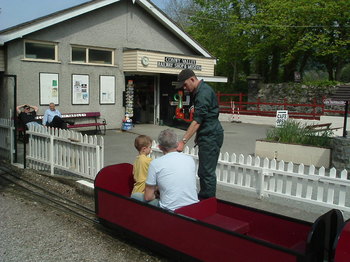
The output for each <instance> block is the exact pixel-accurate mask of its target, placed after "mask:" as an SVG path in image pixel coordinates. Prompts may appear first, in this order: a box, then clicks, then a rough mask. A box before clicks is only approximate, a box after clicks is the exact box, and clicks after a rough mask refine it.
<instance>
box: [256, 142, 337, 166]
mask: <svg viewBox="0 0 350 262" xmlns="http://www.w3.org/2000/svg"><path fill="white" fill-rule="evenodd" d="M255 156H259V157H264V158H265V157H267V158H270V159H273V158H276V159H277V160H279V161H281V160H283V161H285V162H293V163H295V164H304V165H308V166H310V165H314V166H316V167H322V166H323V167H325V168H329V166H330V160H331V149H329V148H322V147H313V146H303V145H294V144H283V143H277V142H270V141H265V140H257V141H256V143H255Z"/></svg>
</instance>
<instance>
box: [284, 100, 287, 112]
mask: <svg viewBox="0 0 350 262" xmlns="http://www.w3.org/2000/svg"><path fill="white" fill-rule="evenodd" d="M283 110H287V99H286V98H283Z"/></svg>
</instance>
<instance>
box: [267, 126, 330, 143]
mask: <svg viewBox="0 0 350 262" xmlns="http://www.w3.org/2000/svg"><path fill="white" fill-rule="evenodd" d="M332 135H333V132H332V131H331V130H324V131H320V132H315V130H313V129H309V128H307V125H306V124H301V123H299V122H297V121H295V120H288V121H286V122H284V124H283V125H282V126H281V127H278V128H277V127H275V128H273V129H270V130H268V131H267V133H266V140H267V141H273V142H280V143H286V144H299V145H307V146H318V147H329V145H330V140H331V139H330V138H331V136H332Z"/></svg>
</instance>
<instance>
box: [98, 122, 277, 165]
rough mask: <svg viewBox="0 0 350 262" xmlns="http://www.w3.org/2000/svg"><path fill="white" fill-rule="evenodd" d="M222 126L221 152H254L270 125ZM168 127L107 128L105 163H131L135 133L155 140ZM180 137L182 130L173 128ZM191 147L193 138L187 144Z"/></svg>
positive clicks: (227, 124) (148, 125)
mask: <svg viewBox="0 0 350 262" xmlns="http://www.w3.org/2000/svg"><path fill="white" fill-rule="evenodd" d="M222 125H223V128H224V132H225V135H224V144H223V146H222V148H221V152H223V153H224V152H229V153H236V154H244V155H249V154H254V150H255V140H256V139H259V138H264V137H265V135H266V131H267V130H268V129H269V128H270V126H265V125H252V124H239V123H229V122H223V123H222ZM166 128H169V127H167V126H156V125H151V124H142V125H136V126H135V127H134V128H133V129H132V130H131V131H130V132H129V131H127V132H124V131H120V130H108V131H107V134H106V136H104V139H105V165H111V164H115V163H121V162H129V163H132V162H133V161H134V159H135V156H136V155H137V151H136V149H135V148H134V139H135V137H136V136H137V135H139V134H143V135H148V136H150V137H151V138H152V139H154V140H156V139H157V137H158V134H159V133H160V131H162V130H164V129H166ZM174 130H175V131H176V133H177V134H178V135H179V136H180V138H181V137H182V135H183V134H184V133H185V131H184V130H181V129H174ZM187 145H188V146H189V147H193V146H194V143H193V138H192V139H191V140H190V141H189V142H188V144H187Z"/></svg>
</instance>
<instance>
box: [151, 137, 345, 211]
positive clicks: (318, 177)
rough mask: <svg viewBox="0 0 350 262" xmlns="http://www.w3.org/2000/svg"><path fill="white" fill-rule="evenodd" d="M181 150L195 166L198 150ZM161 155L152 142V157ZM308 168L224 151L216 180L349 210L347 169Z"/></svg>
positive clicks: (259, 195)
mask: <svg viewBox="0 0 350 262" xmlns="http://www.w3.org/2000/svg"><path fill="white" fill-rule="evenodd" d="M184 153H185V154H187V155H189V156H191V157H193V159H194V160H195V162H196V165H197V167H198V152H197V151H196V150H195V149H194V148H192V149H189V148H188V147H186V148H185V150H184ZM160 156H162V152H161V151H160V150H159V149H158V147H157V144H156V143H153V145H152V157H153V158H158V157H160ZM307 169H308V170H306V168H305V166H304V165H303V164H300V165H298V166H296V165H294V164H293V163H291V162H290V163H285V162H284V161H279V162H278V161H276V160H269V159H267V158H265V159H260V158H259V157H252V156H248V157H245V156H243V155H239V156H237V155H236V154H229V153H225V154H220V157H219V161H218V165H217V169H216V175H217V181H218V184H221V185H224V186H228V187H231V188H235V189H240V190H247V191H251V192H256V193H257V195H258V197H259V198H262V197H268V196H269V195H273V196H278V197H283V198H288V199H293V200H298V201H302V202H306V203H312V204H316V205H319V206H323V207H328V208H337V209H340V210H344V211H347V212H350V179H349V178H348V172H347V171H346V170H345V169H344V170H343V171H341V172H339V173H337V171H336V169H334V168H332V169H330V170H329V171H328V172H326V170H325V168H323V167H321V168H320V169H318V170H316V168H315V167H314V166H310V167H308V168H307Z"/></svg>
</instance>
